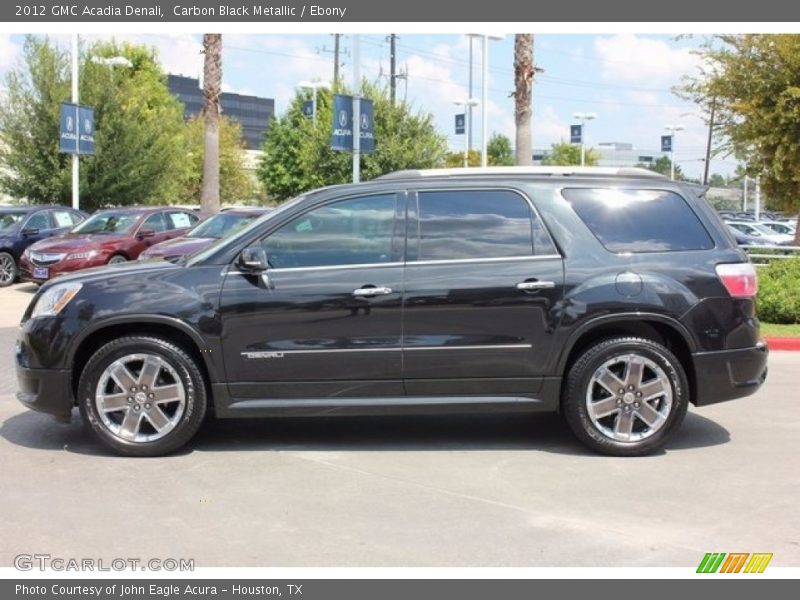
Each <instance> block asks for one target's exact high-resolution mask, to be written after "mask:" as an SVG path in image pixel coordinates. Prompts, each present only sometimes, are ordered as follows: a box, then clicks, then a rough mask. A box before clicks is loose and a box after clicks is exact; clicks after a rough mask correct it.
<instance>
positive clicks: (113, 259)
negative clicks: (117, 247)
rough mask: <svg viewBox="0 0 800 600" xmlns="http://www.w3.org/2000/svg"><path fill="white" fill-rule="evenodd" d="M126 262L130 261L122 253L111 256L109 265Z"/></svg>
mask: <svg viewBox="0 0 800 600" xmlns="http://www.w3.org/2000/svg"><path fill="white" fill-rule="evenodd" d="M124 262H128V259H127V258H125V257H124V256H122V254H115V255H114V256H112V257H111V258H109V259H108V262H107V263H106V264H107V265H119V264H122V263H124Z"/></svg>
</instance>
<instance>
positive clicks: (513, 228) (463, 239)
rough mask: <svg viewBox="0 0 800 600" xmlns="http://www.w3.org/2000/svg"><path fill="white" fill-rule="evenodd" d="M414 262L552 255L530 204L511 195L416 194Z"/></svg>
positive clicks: (504, 192)
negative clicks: (416, 224)
mask: <svg viewBox="0 0 800 600" xmlns="http://www.w3.org/2000/svg"><path fill="white" fill-rule="evenodd" d="M418 198H419V239H418V244H419V248H418V252H417V260H420V261H427V260H470V259H482V258H503V257H509V258H512V257H525V256H532V255H534V254H555V253H556V251H555V246H554V245H553V242H552V240H551V239H550V236H549V234H548V233H547V231H546V230H545V228H544V225H543V224H542V223H541V221H540V220H539V218H538V217H537V216H536V215H535V214H534V213H533V211H532V210H531V207H530V204H528V202H527V200H525V198H523V197H522V196H521V195H520V194H518V193H516V192H513V191H511V190H459V189H454V190H444V191H425V192H419V194H418Z"/></svg>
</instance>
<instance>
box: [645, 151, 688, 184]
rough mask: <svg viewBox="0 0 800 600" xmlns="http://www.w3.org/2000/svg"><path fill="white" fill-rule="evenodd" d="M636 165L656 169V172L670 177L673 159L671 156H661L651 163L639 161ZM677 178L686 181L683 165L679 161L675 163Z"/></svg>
mask: <svg viewBox="0 0 800 600" xmlns="http://www.w3.org/2000/svg"><path fill="white" fill-rule="evenodd" d="M636 166H637V167H642V168H644V169H650V170H651V171H655V172H656V173H661V174H662V175H665V176H667V177H669V176H670V173H671V171H672V160H671V159H670V157H669V156H659V157H658V158H657V159H655V160H654V161H653V162H651V163H648V164H646V163H639V164H638V165H636ZM675 179H676V180H678V181H686V177H685V176H684V175H683V171H682V170H681V166H680V165H679V164H678V163H675Z"/></svg>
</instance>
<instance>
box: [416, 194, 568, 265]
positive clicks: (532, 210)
mask: <svg viewBox="0 0 800 600" xmlns="http://www.w3.org/2000/svg"><path fill="white" fill-rule="evenodd" d="M499 190H500V191H505V192H512V193H514V194H517V195H518V196H520V197H521V198H522V199H523V200H525V202H527V204H528V207H529V208H530V209H531V212H532V213H533V215H534V216H535V217H536V218H537V219H538V220H539V223H541V225H542V227H543V228H544V232H545V233H546V234H547V237H548V238H550V244H551V245H552V246H553V248H555V249H556V256H558V258H562V255H561V254H560V253H558V245H557V244H556V241H555V240H554V239H553V235H552V234H551V233H550V229H548V227H547V225H546V224H545V222H544V219H542V215H541V214H539V211H538V210H537V209H536V206H535V205H534V203H533V200H531V199H530V197H529V196H528V195H527V194H526V193H524V192H522V191H521V190H519V189H517V188H515V187H510V186H504V185H488V186H480V185H478V186H474V187H473V186H469V187H461V186H452V187H446V186H445V187H440V188H437V187H419V188H418V187H414V186H413V185H411V186H409V187H408V193H409V194H414V195H415V201H416V204H417V227H418V228H419V225H420V218H419V195H420V194H424V193H425V192H453V191H459V192H491V191H499ZM419 234H420V232H419V229H418V231H417V236H418V237H417V241H418V242H419V239H420V238H419ZM533 242H534V240H533V221H531V253H530V254H529V255H527V254H526V255H513V256H512V257H511V258H530V257H540V256H542V257H547V258H552V256H553V255H545V254H535V253H534V252H535V250H536V249H535V247H534V246H533ZM501 258H503V259H505V258H506V257H501ZM441 260H452V261H460V262H464V261H476V260H480V261H482V260H493V259H491V258H454V259H441ZM432 262H439V261H438V260H434V261H425V260H421V261H420V260H416V261H409V262H408V264H419V263H432Z"/></svg>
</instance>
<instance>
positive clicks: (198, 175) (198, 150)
mask: <svg viewBox="0 0 800 600" xmlns="http://www.w3.org/2000/svg"><path fill="white" fill-rule="evenodd" d="M186 144H187V154H186V157H187V162H188V173H187V176H186V180H185V181H184V185H183V190H182V193H181V197H180V200H181V202H182V203H188V204H196V203H198V202H199V201H200V197H201V193H202V187H203V169H204V160H203V156H204V146H205V124H204V123H203V117H202V116H198V117H195V118H193V119H190V120H189V121H188V122H187V123H186ZM255 194H256V189H255V181H254V180H253V178H252V177H251V176H250V174H249V173H248V172H247V170H246V168H245V142H244V138H243V137H242V128H241V126H240V125H239V124H238V123H237V122H236V121H232V120H231V119H228V118H226V117H224V116H223V117H221V118H220V119H219V195H220V199H221V200H222V201H223V202H227V203H238V202H247V201H249V200H252V199H253V197H254V196H255Z"/></svg>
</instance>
